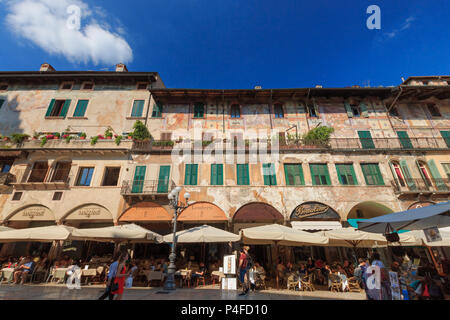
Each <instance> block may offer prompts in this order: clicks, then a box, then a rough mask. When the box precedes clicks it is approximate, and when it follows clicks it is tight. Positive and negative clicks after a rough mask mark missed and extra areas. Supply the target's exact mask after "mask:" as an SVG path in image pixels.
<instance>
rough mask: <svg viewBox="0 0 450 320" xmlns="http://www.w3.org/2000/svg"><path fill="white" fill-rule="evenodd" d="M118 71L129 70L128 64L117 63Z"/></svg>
mask: <svg viewBox="0 0 450 320" xmlns="http://www.w3.org/2000/svg"><path fill="white" fill-rule="evenodd" d="M116 72H128V69H127V66H126V65H124V64H123V63H119V64H117V65H116Z"/></svg>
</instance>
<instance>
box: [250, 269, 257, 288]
mask: <svg viewBox="0 0 450 320" xmlns="http://www.w3.org/2000/svg"><path fill="white" fill-rule="evenodd" d="M255 277H256V268H255V266H252V267H251V268H250V270H248V280H249V281H250V289H251V290H252V291H253V292H255V288H256V282H255Z"/></svg>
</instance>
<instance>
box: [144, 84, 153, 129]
mask: <svg viewBox="0 0 450 320" xmlns="http://www.w3.org/2000/svg"><path fill="white" fill-rule="evenodd" d="M152 90H153V82H152V81H151V80H150V90H149V92H150V97H149V98H148V104H147V115H146V116H145V126H147V121H148V115H149V114H150V101H151V100H152Z"/></svg>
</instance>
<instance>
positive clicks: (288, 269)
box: [285, 262, 294, 274]
mask: <svg viewBox="0 0 450 320" xmlns="http://www.w3.org/2000/svg"><path fill="white" fill-rule="evenodd" d="M292 272H294V265H293V264H292V262H288V263H287V265H286V271H285V273H287V274H290V273H292Z"/></svg>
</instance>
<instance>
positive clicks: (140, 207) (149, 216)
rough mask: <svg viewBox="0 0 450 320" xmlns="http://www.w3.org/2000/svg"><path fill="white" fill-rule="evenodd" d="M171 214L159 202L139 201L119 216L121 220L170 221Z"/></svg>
mask: <svg viewBox="0 0 450 320" xmlns="http://www.w3.org/2000/svg"><path fill="white" fill-rule="evenodd" d="M172 219H173V216H172V215H171V214H169V212H167V210H166V209H164V208H163V207H162V206H161V205H160V204H158V203H155V202H140V203H138V204H136V205H134V206H133V207H131V208H129V209H128V210H127V211H125V212H124V213H123V214H122V216H121V217H120V218H119V221H121V222H150V223H151V222H170V221H172Z"/></svg>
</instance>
